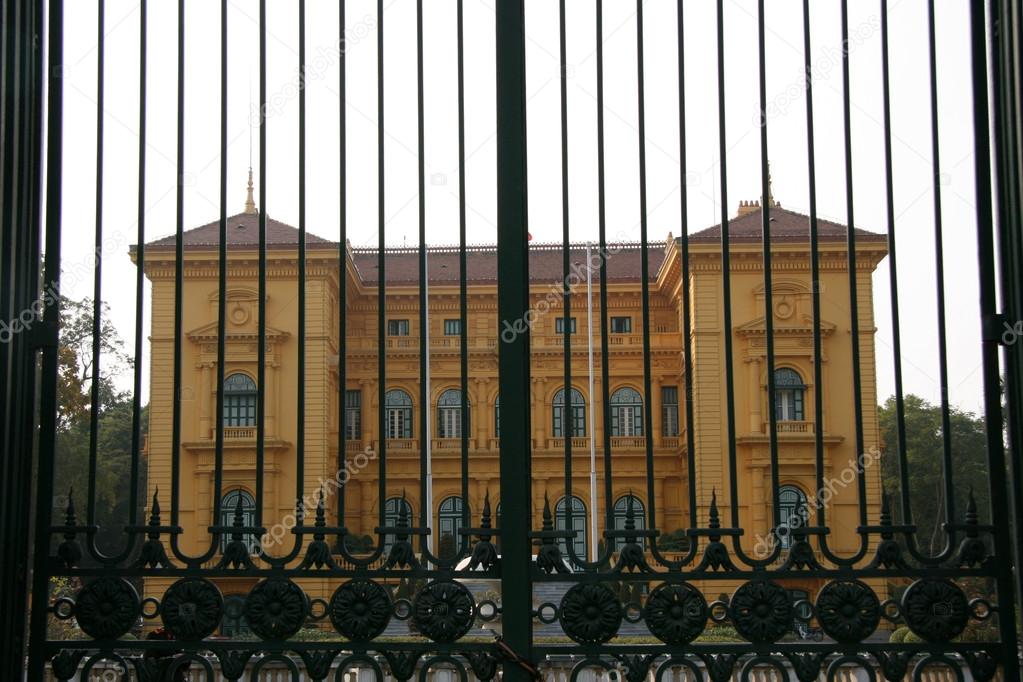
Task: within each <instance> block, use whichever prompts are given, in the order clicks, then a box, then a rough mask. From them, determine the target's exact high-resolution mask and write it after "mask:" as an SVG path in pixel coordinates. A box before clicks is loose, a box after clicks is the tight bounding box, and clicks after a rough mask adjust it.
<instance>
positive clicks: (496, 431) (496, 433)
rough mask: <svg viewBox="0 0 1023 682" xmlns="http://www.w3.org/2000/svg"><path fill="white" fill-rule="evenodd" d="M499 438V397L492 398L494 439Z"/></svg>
mask: <svg viewBox="0 0 1023 682" xmlns="http://www.w3.org/2000/svg"><path fill="white" fill-rule="evenodd" d="M500 437H501V396H497V397H496V398H494V438H500Z"/></svg>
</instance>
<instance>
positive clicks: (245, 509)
mask: <svg viewBox="0 0 1023 682" xmlns="http://www.w3.org/2000/svg"><path fill="white" fill-rule="evenodd" d="M239 502H241V512H242V525H243V526H255V525H256V501H255V500H254V499H253V497H252V495H251V494H250V493H249V492H248V491H247V490H242V489H241V488H237V489H235V490H230V491H228V492H227V494H226V495H224V497H223V498H222V499H221V500H220V525H221V526H233V525H234V521H235V514H236V513H237V511H238V503H239ZM230 541H231V535H230V533H225V534H223V535H221V540H220V546H221V550H223V548H224V547H226V546H227V543H229V542H230ZM243 541H244V542H245V544H246V546H247V547H248V548H249V552H250V553H254V552H255V551H256V538H254V537H252V535H251V534H246V535H245V536H244V537H243Z"/></svg>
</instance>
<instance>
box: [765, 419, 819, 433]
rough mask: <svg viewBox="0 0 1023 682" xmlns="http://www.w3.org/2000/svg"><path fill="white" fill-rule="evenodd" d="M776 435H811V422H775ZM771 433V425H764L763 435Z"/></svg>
mask: <svg viewBox="0 0 1023 682" xmlns="http://www.w3.org/2000/svg"><path fill="white" fill-rule="evenodd" d="M777 427H778V433H805V434H810V435H813V422H808V421H779V422H777ZM770 432H771V424H770V423H769V422H768V423H765V424H764V433H770Z"/></svg>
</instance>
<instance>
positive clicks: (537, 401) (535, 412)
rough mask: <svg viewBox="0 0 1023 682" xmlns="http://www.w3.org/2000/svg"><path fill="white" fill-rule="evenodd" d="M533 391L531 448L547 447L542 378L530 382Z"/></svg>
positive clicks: (546, 418) (531, 401)
mask: <svg viewBox="0 0 1023 682" xmlns="http://www.w3.org/2000/svg"><path fill="white" fill-rule="evenodd" d="M532 383H533V391H532V395H531V396H530V400H529V405H530V408H529V409H530V421H531V423H532V424H533V447H534V448H545V447H547V433H548V431H547V420H548V419H549V418H550V417H549V415H547V414H546V413H547V410H545V409H544V394H545V393H546V383H547V382H546V380H545V379H544V378H543V377H536V378H534V379H533V381H532Z"/></svg>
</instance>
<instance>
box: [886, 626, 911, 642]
mask: <svg viewBox="0 0 1023 682" xmlns="http://www.w3.org/2000/svg"><path fill="white" fill-rule="evenodd" d="M908 634H909V628H907V627H906V626H905V625H903V626H901V627H898V628H895V630H893V631H892V634H891V636H890V637H889V638H888V641H889V642H891V643H892V644H902V643H903V642H905V641H906V635H908Z"/></svg>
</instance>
